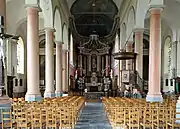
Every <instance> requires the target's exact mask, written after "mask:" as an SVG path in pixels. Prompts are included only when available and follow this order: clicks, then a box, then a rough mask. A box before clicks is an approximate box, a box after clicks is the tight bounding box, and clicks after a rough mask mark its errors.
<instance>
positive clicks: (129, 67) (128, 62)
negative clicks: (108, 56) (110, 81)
mask: <svg viewBox="0 0 180 129" xmlns="http://www.w3.org/2000/svg"><path fill="white" fill-rule="evenodd" d="M132 50H133V41H128V43H127V44H126V52H132ZM132 68H133V66H132V60H126V70H132Z"/></svg>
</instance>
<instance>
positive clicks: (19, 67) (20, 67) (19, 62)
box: [17, 37, 25, 74]
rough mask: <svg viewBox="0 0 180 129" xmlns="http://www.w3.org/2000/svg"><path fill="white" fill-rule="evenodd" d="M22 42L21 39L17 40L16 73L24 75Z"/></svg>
mask: <svg viewBox="0 0 180 129" xmlns="http://www.w3.org/2000/svg"><path fill="white" fill-rule="evenodd" d="M24 51H25V49H24V41H23V39H22V37H19V40H18V41H17V73H20V74H24V71H25V69H24V66H25V62H24Z"/></svg>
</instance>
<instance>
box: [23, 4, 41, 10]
mask: <svg viewBox="0 0 180 129" xmlns="http://www.w3.org/2000/svg"><path fill="white" fill-rule="evenodd" d="M25 8H26V9H37V11H38V12H41V11H42V9H41V8H40V6H39V5H38V4H37V5H36V4H34V5H33V4H25Z"/></svg>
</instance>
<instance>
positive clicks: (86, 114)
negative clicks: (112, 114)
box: [75, 102, 112, 129]
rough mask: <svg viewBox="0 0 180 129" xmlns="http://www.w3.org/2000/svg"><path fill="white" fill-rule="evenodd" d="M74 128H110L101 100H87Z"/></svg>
mask: <svg viewBox="0 0 180 129" xmlns="http://www.w3.org/2000/svg"><path fill="white" fill-rule="evenodd" d="M75 129H112V127H111V125H110V123H109V121H108V119H107V117H106V113H105V112H104V111H103V104H102V103H101V102H87V103H86V105H85V107H84V108H83V109H82V112H81V114H80V117H79V120H78V122H77V124H76V126H75Z"/></svg>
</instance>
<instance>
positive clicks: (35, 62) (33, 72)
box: [25, 7, 41, 101]
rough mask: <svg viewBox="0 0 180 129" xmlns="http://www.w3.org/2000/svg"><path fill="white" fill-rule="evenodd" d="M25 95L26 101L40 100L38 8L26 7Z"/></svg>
mask: <svg viewBox="0 0 180 129" xmlns="http://www.w3.org/2000/svg"><path fill="white" fill-rule="evenodd" d="M26 9H27V48H28V49H27V93H26V96H25V100H26V101H38V100H40V99H41V94H40V91H39V17H38V12H39V8H37V7H27V8H26Z"/></svg>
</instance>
